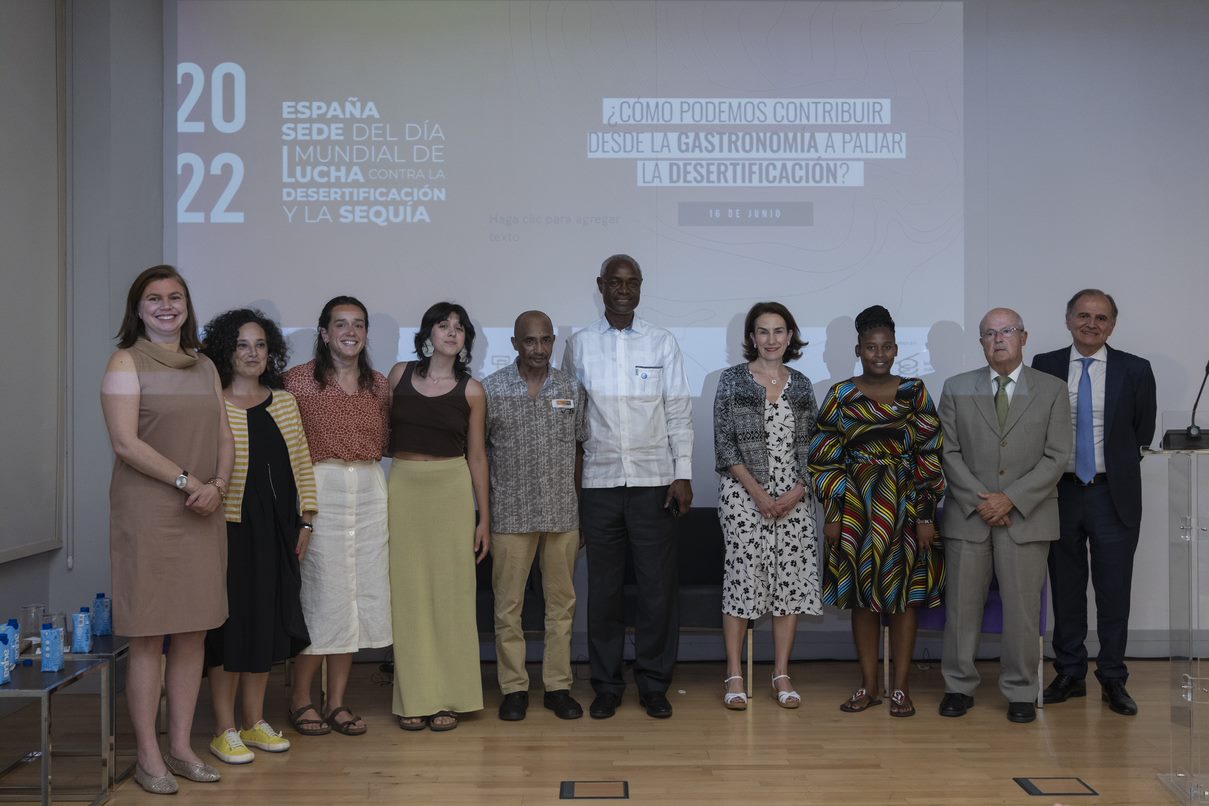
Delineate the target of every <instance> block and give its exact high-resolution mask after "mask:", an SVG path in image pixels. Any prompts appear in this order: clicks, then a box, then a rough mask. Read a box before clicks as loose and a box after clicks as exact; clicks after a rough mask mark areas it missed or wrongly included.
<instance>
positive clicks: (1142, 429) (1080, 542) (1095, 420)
mask: <svg viewBox="0 0 1209 806" xmlns="http://www.w3.org/2000/svg"><path fill="white" fill-rule="evenodd" d="M1116 324H1117V303H1116V301H1115V300H1113V298H1112V296H1111V295H1109V294H1105V293H1104V292H1103V291H1101V290H1099V289H1098V288H1085V289H1083V290H1082V291H1080V292H1078V293H1077V294H1075V295H1074V296H1073V297H1071V300H1070V302H1068V303H1067V304H1066V328H1067V330H1069V331H1070V333H1071V338H1072V344H1071V346H1070V347H1064V348H1062V349H1060V350H1054V351H1053V352H1049V353H1042V354H1041V355H1038V356H1036V357H1035V358H1034V359H1033V367H1034V368H1036V369H1039V370H1041V371H1042V372H1048V373H1049V374H1050V375H1053V376H1054V377H1056V378H1059V379H1060V380H1063V381H1066V385H1067V390H1068V391H1069V394H1070V407H1071V416H1072V417H1073V418H1074V419H1073V425H1074V431H1075V455H1074V456H1072V457H1071V460H1070V461H1069V462H1068V463H1067V466H1066V473H1064V474H1063V475H1062V480H1061V481H1060V482H1058V508H1059V511H1060V512H1061V516H1062V535H1061V537H1060V538H1059V539H1058V542H1057V543H1055V544H1054V545H1053V547H1052V548H1051V549H1050V555H1049V577H1050V587H1051V589H1052V590H1053V592H1054V669H1055V670H1056V671H1057V672H1058V674H1057V676H1056V677H1055V678H1054V681H1053V682H1052V683H1051V684H1050V685H1049V686H1047V687H1046V689H1045V702H1046V703H1047V704H1054V703H1060V702H1066V701H1067V700H1068V699H1070V698H1071V697H1083V696H1085V695H1086V694H1087V684H1086V682H1085V681H1084V678H1085V677H1086V676H1087V647H1086V646H1085V645H1084V641H1085V640H1086V639H1087V580H1088V575H1089V574H1088V571H1089V566H1090V576H1091V582H1092V587H1093V588H1094V589H1095V592H1096V637H1097V638H1099V641H1100V652H1099V654H1098V655H1097V656H1096V678H1097V679H1098V680H1099V681H1100V688H1101V691H1100V695H1101V699H1102V700H1103V701H1104V702H1106V703H1108V707H1109V708H1110V709H1111V710H1113V711H1115V712H1116V713H1118V714H1122V715H1124V716H1133V715H1135V714H1136V713H1137V712H1138V704H1137V703H1136V702H1134V699H1133V697H1131V696H1129V691H1128V690H1127V689H1126V688H1125V682H1126V681H1127V680H1128V679H1129V669H1128V667H1127V666H1126V665H1125V645H1126V642H1127V640H1128V634H1129V598H1130V591H1131V586H1132V583H1133V556H1134V552H1135V551H1136V550H1137V547H1138V535H1139V531H1140V529H1141V523H1142V471H1141V461H1142V454H1141V450H1140V449H1141V448H1142V447H1144V446H1147V445H1149V444H1150V441H1151V440H1152V439H1154V422H1155V416H1156V413H1157V411H1156V410H1157V404H1156V401H1155V382H1154V373H1153V372H1152V371H1151V369H1150V362H1149V361H1147V360H1146V359H1144V358H1140V357H1138V356H1136V355H1131V354H1130V353H1127V352H1124V351H1122V350H1115V349H1113V348H1112V347H1110V346H1108V337H1109V336H1111V335H1112V331H1113V328H1114V327H1116ZM1081 392H1082V394H1080V393H1081ZM1089 552H1090V557H1091V559H1090V563H1089V560H1088V555H1089Z"/></svg>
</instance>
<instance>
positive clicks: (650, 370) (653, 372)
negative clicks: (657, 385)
mask: <svg viewBox="0 0 1209 806" xmlns="http://www.w3.org/2000/svg"><path fill="white" fill-rule="evenodd" d="M661 372H663V367H644V366H636V367H634V374H635V375H637V376H638V377H639V378H640V379H641V380H644V381H645V380H652V379H657V378H659V373H661Z"/></svg>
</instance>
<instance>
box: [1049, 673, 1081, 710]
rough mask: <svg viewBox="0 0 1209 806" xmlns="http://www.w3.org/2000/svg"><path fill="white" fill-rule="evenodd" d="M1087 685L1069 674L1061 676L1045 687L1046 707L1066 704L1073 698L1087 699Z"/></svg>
mask: <svg viewBox="0 0 1209 806" xmlns="http://www.w3.org/2000/svg"><path fill="white" fill-rule="evenodd" d="M1086 696H1087V683H1085V682H1084V681H1082V680H1076V679H1075V678H1073V677H1071V676H1070V675H1068V674H1060V675H1058V676H1057V677H1055V678H1054V682H1052V683H1050V684H1049V685H1048V686H1046V687H1045V694H1044V701H1045V704H1046V705H1053V704H1054V703H1058V702H1066V701H1067V700H1069V699H1070V698H1071V697H1086Z"/></svg>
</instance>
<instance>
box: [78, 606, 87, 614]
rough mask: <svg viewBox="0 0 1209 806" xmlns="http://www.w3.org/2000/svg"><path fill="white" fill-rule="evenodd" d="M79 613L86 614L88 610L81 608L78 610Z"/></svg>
mask: <svg viewBox="0 0 1209 806" xmlns="http://www.w3.org/2000/svg"><path fill="white" fill-rule="evenodd" d="M80 612H81V613H87V612H88V608H87V607H81V608H80Z"/></svg>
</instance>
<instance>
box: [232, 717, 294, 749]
mask: <svg viewBox="0 0 1209 806" xmlns="http://www.w3.org/2000/svg"><path fill="white" fill-rule="evenodd" d="M239 738H241V739H243V741H244V744H248V745H251V746H252V747H255V748H256V749H257V750H267V751H268V752H270V753H284V752H285V751H286V750H289V749H290V740H289V739H287V738H285V737H284V736H282V735H281V733H280V732H279V731H275V730H273V726H272V725H270V724H269V723H268V722H265V721H264V720H263V719H262V720H260V721H259V722H257V723H256V724H255V725H253V726H252V727H251V728H250V729H249V730H241V731H240V732H239Z"/></svg>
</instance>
